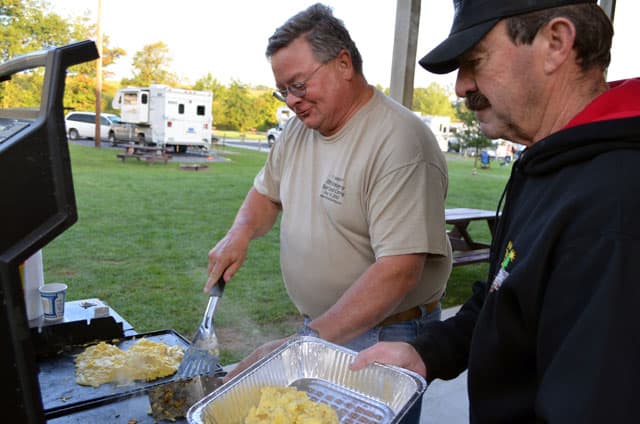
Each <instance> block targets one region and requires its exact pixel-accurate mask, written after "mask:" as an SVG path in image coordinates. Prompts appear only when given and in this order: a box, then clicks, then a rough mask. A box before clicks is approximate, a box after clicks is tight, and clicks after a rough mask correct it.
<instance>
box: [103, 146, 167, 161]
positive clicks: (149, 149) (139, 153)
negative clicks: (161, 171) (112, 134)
mask: <svg viewBox="0 0 640 424" xmlns="http://www.w3.org/2000/svg"><path fill="white" fill-rule="evenodd" d="M116 156H117V157H118V158H119V159H122V162H124V161H125V160H126V159H128V158H135V159H137V160H142V161H145V162H147V163H155V162H164V163H167V162H168V161H170V160H171V155H168V154H167V153H166V152H165V151H164V149H163V148H162V147H157V146H143V145H139V144H129V145H127V146H126V147H125V151H124V153H118V154H117V155H116Z"/></svg>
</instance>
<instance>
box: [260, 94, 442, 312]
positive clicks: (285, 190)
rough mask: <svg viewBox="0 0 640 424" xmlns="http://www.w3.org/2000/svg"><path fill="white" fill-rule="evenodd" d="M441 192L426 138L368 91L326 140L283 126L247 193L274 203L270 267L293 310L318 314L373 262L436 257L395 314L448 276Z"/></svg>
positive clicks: (434, 295) (435, 154) (294, 123)
mask: <svg viewBox="0 0 640 424" xmlns="http://www.w3.org/2000/svg"><path fill="white" fill-rule="evenodd" d="M447 185H448V179H447V164H446V161H445V158H444V155H443V154H442V152H441V151H440V148H439V147H438V143H437V141H436V139H435V137H434V135H433V133H431V131H430V130H429V129H428V128H427V126H426V125H425V124H424V123H423V122H422V121H421V120H420V119H419V118H418V117H417V116H415V115H414V114H413V113H412V112H411V111H409V110H407V109H405V108H404V107H403V106H401V105H400V104H398V103H396V102H395V101H394V100H392V99H390V98H389V97H387V96H385V95H384V94H383V93H382V92H380V91H378V90H375V94H374V96H373V97H372V98H371V99H370V100H369V102H367V104H365V105H364V106H363V107H362V108H361V109H360V110H359V111H358V112H357V113H356V114H355V115H354V116H353V117H352V118H351V119H350V120H349V122H347V124H346V125H345V126H344V127H343V128H342V129H341V130H340V131H339V132H338V133H337V134H335V135H333V136H331V137H324V136H322V135H321V134H320V133H319V132H318V131H315V130H310V129H308V128H306V127H305V126H304V124H303V123H302V122H301V121H299V120H298V119H297V118H293V119H291V120H290V122H289V123H288V124H287V126H286V128H285V129H284V131H283V132H282V134H281V135H280V137H279V139H278V141H277V142H276V143H275V145H274V146H273V148H272V149H271V151H270V153H269V156H268V158H267V161H266V164H265V166H264V168H263V169H262V170H261V171H260V173H259V174H258V175H257V176H256V178H255V180H254V187H255V188H256V190H257V191H258V192H259V193H261V194H263V195H265V196H267V197H269V198H270V199H272V200H273V201H276V202H280V203H281V204H282V219H281V224H280V265H281V268H282V275H283V279H284V282H285V285H286V288H287V292H288V293H289V296H290V297H291V299H292V301H293V302H294V304H295V305H296V306H297V308H298V309H299V310H300V312H301V313H303V314H306V315H309V316H310V317H312V318H315V317H317V316H319V315H321V314H322V313H324V312H325V311H326V310H328V309H329V308H330V307H331V306H332V305H333V304H334V303H336V301H337V300H338V299H339V298H340V297H341V296H342V294H343V293H344V292H345V291H346V290H347V289H348V288H349V286H351V284H353V283H354V282H355V281H356V280H357V279H358V278H359V277H360V276H361V275H362V274H363V273H364V272H365V271H366V270H367V268H369V266H371V265H372V264H373V263H374V262H375V261H376V258H380V257H384V256H393V255H403V254H410V253H430V254H432V255H436V256H429V257H428V259H427V261H426V264H425V268H424V271H423V273H422V281H421V283H420V284H419V285H418V287H416V288H415V289H414V290H413V291H412V292H411V293H409V294H408V295H407V297H406V298H405V299H404V300H403V301H402V302H401V304H400V305H399V306H398V308H397V309H396V312H401V311H405V310H407V309H410V308H411V307H413V306H416V305H419V304H423V303H427V302H431V301H434V300H437V299H439V298H440V296H441V295H442V294H443V292H444V289H445V286H446V282H447V280H448V278H449V273H450V271H451V246H450V244H449V239H448V237H447V234H446V228H445V217H444V202H445V197H446V193H447ZM389 283H390V284H393V281H390V282H389ZM363 301H365V302H366V299H363Z"/></svg>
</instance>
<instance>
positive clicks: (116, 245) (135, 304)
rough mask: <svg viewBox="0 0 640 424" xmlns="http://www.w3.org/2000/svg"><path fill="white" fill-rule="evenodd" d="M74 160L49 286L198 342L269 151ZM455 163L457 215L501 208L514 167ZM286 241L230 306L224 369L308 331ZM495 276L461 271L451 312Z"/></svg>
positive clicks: (245, 278) (473, 268)
mask: <svg viewBox="0 0 640 424" xmlns="http://www.w3.org/2000/svg"><path fill="white" fill-rule="evenodd" d="M70 149H71V157H72V169H73V178H74V185H75V191H76V201H77V205H78V215H79V219H78V222H77V223H76V224H75V225H73V226H72V227H71V228H70V229H69V230H67V231H66V232H64V233H63V234H62V235H60V236H59V237H58V238H57V239H56V240H54V241H53V242H51V243H50V244H49V245H48V246H46V247H45V248H44V250H43V256H44V270H45V280H46V281H47V282H53V281H64V282H65V283H67V284H68V286H69V289H68V294H67V295H68V300H77V299H84V298H99V299H101V300H103V301H105V302H106V303H107V304H109V305H110V306H111V307H113V308H114V309H115V310H116V311H118V313H120V314H121V315H122V316H123V317H125V319H127V321H129V322H130V323H131V324H133V326H134V327H135V329H136V331H138V332H139V333H141V332H149V331H155V330H162V329H174V330H176V331H178V332H179V333H181V334H183V335H184V336H186V337H187V338H191V336H192V334H193V332H194V331H195V329H196V328H197V327H198V325H199V324H200V320H201V319H202V314H203V312H204V309H205V306H206V302H207V296H206V295H205V294H203V293H202V287H203V285H204V282H205V279H206V270H207V252H208V251H209V249H210V248H211V247H212V246H213V245H214V244H215V243H216V241H217V240H219V239H220V238H221V237H222V236H223V235H224V234H225V232H226V231H227V229H228V228H229V226H230V225H231V223H232V221H233V219H234V217H235V214H236V211H237V209H238V207H239V206H240V204H241V202H242V200H243V199H244V196H245V194H246V192H247V191H248V189H249V188H250V187H251V184H252V182H253V177H254V176H255V174H256V173H257V171H258V170H259V169H260V167H261V166H262V164H263V162H264V159H265V154H264V152H253V151H249V150H243V149H233V148H226V149H225V151H224V152H223V153H222V154H225V155H226V156H227V157H228V158H229V159H230V160H229V161H227V162H215V163H214V162H212V163H209V168H208V169H207V170H205V171H199V172H192V171H191V172H189V171H184V170H181V169H180V167H179V162H178V161H175V160H174V161H172V162H169V163H167V164H163V163H157V164H153V165H149V164H146V163H143V162H129V161H127V162H124V163H123V162H121V161H120V160H119V159H117V158H116V151H114V150H111V149H106V148H103V149H96V148H93V147H84V146H80V145H71V146H70ZM450 159H451V160H449V162H448V164H449V172H450V186H449V198H448V202H447V207H473V208H482V209H494V208H495V206H496V204H497V201H498V198H499V196H500V193H501V191H502V188H503V186H504V184H505V182H506V179H507V177H508V173H509V169H510V168H508V167H499V166H498V165H497V164H495V166H492V168H491V169H490V170H478V173H477V175H475V176H473V175H472V172H471V171H472V167H473V160H472V159H461V158H459V157H457V156H451V157H450ZM474 224H475V223H474ZM474 224H472V226H471V232H472V234H473V235H474V236H475V238H478V239H485V240H488V239H489V234H488V230H487V229H486V228H484V227H486V224H485V225H484V227H483V226H482V225H479V226H478V227H477V228H476V227H473V225H474ZM478 224H481V223H478ZM278 232H279V228H278V227H277V226H276V228H274V229H273V230H272V231H271V232H270V233H269V234H268V235H267V236H265V237H263V238H261V239H258V240H255V241H254V242H253V243H252V245H251V247H250V250H249V255H248V258H247V260H246V262H245V264H244V266H243V268H242V269H241V270H240V271H239V272H238V273H237V274H236V276H235V277H234V279H233V281H232V282H231V283H230V284H229V285H228V286H227V289H226V291H225V296H224V297H223V298H222V300H221V301H220V303H218V308H217V310H216V323H215V325H216V332H217V333H218V337H219V339H220V345H221V348H222V357H221V362H222V364H227V363H231V362H235V361H237V360H239V359H241V358H242V357H244V356H245V355H246V354H248V353H249V352H250V351H251V350H253V349H254V348H255V347H257V346H258V345H259V344H260V343H262V342H264V341H267V340H269V339H273V338H276V337H281V336H284V335H287V334H291V333H292V332H293V331H294V330H295V328H296V327H297V326H298V325H299V323H300V322H301V320H300V317H299V316H298V314H297V310H296V309H295V307H294V306H293V305H292V304H291V302H290V301H289V298H288V296H287V294H286V292H285V290H284V287H283V283H282V278H281V276H280V269H279V252H278ZM486 270H487V266H486V265H485V264H482V265H469V266H464V267H458V268H455V269H454V271H453V273H452V276H451V279H450V283H449V287H448V289H447V296H446V298H445V299H444V304H445V306H452V305H456V304H459V303H461V302H463V301H464V299H465V298H466V297H467V296H468V294H469V293H470V287H471V283H472V282H473V281H474V280H476V279H482V278H484V275H485V273H486Z"/></svg>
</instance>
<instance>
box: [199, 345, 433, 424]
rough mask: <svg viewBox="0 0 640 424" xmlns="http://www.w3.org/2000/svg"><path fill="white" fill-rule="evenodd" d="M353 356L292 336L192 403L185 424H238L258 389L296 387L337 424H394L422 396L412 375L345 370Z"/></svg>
mask: <svg viewBox="0 0 640 424" xmlns="http://www.w3.org/2000/svg"><path fill="white" fill-rule="evenodd" d="M355 355H356V353H355V352H353V351H351V350H349V349H346V348H343V347H341V346H337V345H334V344H332V343H329V342H326V341H324V340H321V339H318V338H315V337H297V338H293V339H291V340H290V341H289V342H287V343H285V344H284V345H283V346H281V347H280V348H279V349H276V350H275V351H274V352H272V353H271V354H269V355H268V356H266V357H265V358H263V359H262V360H260V361H258V362H256V363H255V364H253V365H252V366H251V367H249V368H247V369H246V370H244V371H243V372H242V373H240V374H238V375H237V376H236V377H234V378H233V379H232V380H230V381H229V382H228V383H227V384H225V385H223V386H221V387H220V388H218V389H216V390H214V391H213V392H211V393H210V394H209V395H207V396H205V397H204V398H202V399H201V400H200V401H199V402H197V403H195V404H194V405H193V406H192V407H191V408H190V409H189V411H188V412H187V420H188V421H189V423H191V424H236V423H237V424H241V423H243V422H244V419H245V418H246V416H247V414H248V413H249V410H250V409H251V407H252V406H257V405H258V402H259V400H260V395H261V392H260V389H261V388H262V387H264V386H277V387H296V388H298V389H299V390H303V391H305V392H306V393H307V395H308V396H309V398H310V399H311V400H313V401H316V402H324V403H327V404H329V405H330V406H332V407H333V408H334V409H335V411H336V412H337V413H338V417H339V419H340V424H351V423H354V424H355V423H359V424H369V423H370V424H373V423H375V424H380V423H383V424H387V423H398V422H400V420H401V418H402V417H403V416H404V415H405V414H406V413H407V411H408V410H409V408H410V407H411V406H412V405H413V404H414V403H415V402H416V401H417V400H418V399H419V398H420V396H421V395H422V393H424V391H425V389H426V387H427V384H426V382H425V380H424V379H423V378H422V377H421V376H420V375H418V374H416V373H414V372H411V371H408V370H405V369H402V368H398V367H394V366H388V365H381V364H372V365H370V366H369V367H367V368H365V369H363V370H360V371H351V370H350V369H349V364H351V363H352V362H353V359H354V358H355Z"/></svg>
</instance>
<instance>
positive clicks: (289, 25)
mask: <svg viewBox="0 0 640 424" xmlns="http://www.w3.org/2000/svg"><path fill="white" fill-rule="evenodd" d="M300 36H304V37H305V38H306V40H307V41H308V42H309V44H310V45H311V50H312V51H313V54H314V56H315V58H316V59H318V61H320V62H322V63H327V62H329V61H330V60H332V59H334V58H336V57H337V56H338V54H340V51H342V49H346V50H347V51H348V52H349V54H350V55H351V61H352V62H353V68H354V69H355V71H356V72H357V73H358V74H360V75H362V57H361V56H360V52H359V51H358V48H357V47H356V44H355V43H354V42H353V40H352V39H351V36H350V35H349V31H347V28H346V27H345V26H344V23H343V22H342V21H341V20H340V19H338V18H336V17H335V16H333V12H332V10H331V8H330V7H328V6H325V5H323V4H320V3H316V4H314V5H313V6H310V7H309V8H307V9H306V10H303V11H302V12H299V13H298V14H296V15H294V16H293V17H291V18H289V19H288V20H287V21H286V22H285V23H284V25H282V26H281V27H279V28H278V29H276V31H275V32H274V33H273V35H272V36H271V37H269V43H268V45H267V50H266V53H265V54H266V56H267V58H268V59H270V58H271V56H273V55H274V54H275V53H276V52H277V51H278V50H280V49H282V48H284V47H287V46H288V45H289V44H291V42H293V41H294V40H296V39H297V38H298V37H300Z"/></svg>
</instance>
